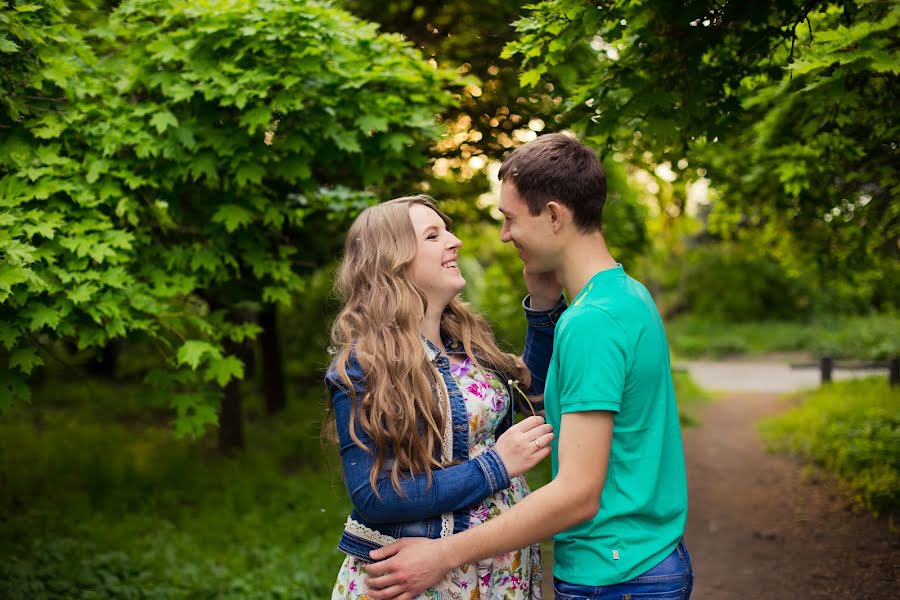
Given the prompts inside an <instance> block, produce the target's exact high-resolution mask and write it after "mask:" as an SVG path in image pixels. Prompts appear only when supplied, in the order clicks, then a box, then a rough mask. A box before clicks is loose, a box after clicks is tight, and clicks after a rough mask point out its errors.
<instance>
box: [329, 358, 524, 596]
mask: <svg viewBox="0 0 900 600" xmlns="http://www.w3.org/2000/svg"><path fill="white" fill-rule="evenodd" d="M450 372H451V373H452V374H453V378H454V379H455V380H456V384H457V385H458V386H459V389H460V390H461V391H462V393H463V398H464V399H465V404H466V413H467V416H468V420H469V457H470V458H472V457H475V456H478V455H479V454H481V453H483V452H485V451H487V450H488V449H489V448H491V447H492V446H493V445H494V443H495V441H496V440H495V439H494V432H495V431H496V429H497V426H498V425H499V424H500V422H501V421H502V419H503V415H504V413H505V412H506V408H507V405H508V404H509V402H510V398H509V394H508V393H507V390H506V385H505V382H504V381H503V380H502V379H500V378H499V377H498V376H497V375H496V374H494V373H492V372H490V371H482V370H480V369H478V368H477V367H476V366H475V364H474V363H473V362H472V361H471V360H470V359H469V358H468V357H467V358H466V359H465V361H464V362H462V363H459V364H451V366H450ZM528 492H529V489H528V484H527V483H526V481H525V477H524V476H519V477H514V478H512V481H511V483H510V486H509V487H508V488H506V489H503V490H500V491H499V492H497V493H496V494H494V495H493V496H491V497H489V498H486V499H485V500H484V501H483V502H481V503H480V504H478V505H477V506H475V507H473V508H472V510H471V512H470V513H469V527H475V526H476V525H479V524H481V523H484V522H485V521H487V520H488V519H491V518H493V517H495V516H497V515H499V514H500V513H502V512H503V511H505V510H507V509H509V508H510V507H511V506H512V505H513V504H515V503H516V502H518V501H519V500H521V499H522V498H524V497H525V496H526V495H527V494H528ZM365 566H366V563H364V562H363V561H361V560H359V559H357V558H355V557H352V556H348V557H347V558H346V559H345V560H344V564H343V565H342V566H341V570H340V572H339V573H338V578H337V582H336V583H335V585H334V590H333V592H332V596H331V598H332V600H367V598H368V596H367V594H366V584H365V581H364V579H365V577H366V574H365ZM541 577H542V572H541V555H540V548H539V546H538V545H537V544H535V545H533V546H529V547H528V548H524V549H522V550H517V551H515V552H510V553H508V554H502V555H500V556H497V557H494V558H492V559H489V560H483V561H481V562H479V563H477V564H474V565H464V566H462V567H460V568H459V569H456V570H454V571H451V572H450V573H448V574H447V576H446V577H445V578H444V579H443V580H442V581H441V582H440V583H439V584H438V585H437V586H436V587H434V588H432V589H429V590H426V591H425V592H424V593H423V594H421V595H419V596H418V598H419V599H425V600H540V598H541Z"/></svg>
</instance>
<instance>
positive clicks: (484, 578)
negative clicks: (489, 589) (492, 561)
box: [479, 572, 491, 585]
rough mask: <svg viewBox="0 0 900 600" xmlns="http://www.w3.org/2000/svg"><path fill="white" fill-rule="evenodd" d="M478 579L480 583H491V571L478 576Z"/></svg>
mask: <svg viewBox="0 0 900 600" xmlns="http://www.w3.org/2000/svg"><path fill="white" fill-rule="evenodd" d="M479 579H480V580H481V585H489V584H490V583H491V573H490V572H487V573H485V574H484V575H482V576H481V577H479Z"/></svg>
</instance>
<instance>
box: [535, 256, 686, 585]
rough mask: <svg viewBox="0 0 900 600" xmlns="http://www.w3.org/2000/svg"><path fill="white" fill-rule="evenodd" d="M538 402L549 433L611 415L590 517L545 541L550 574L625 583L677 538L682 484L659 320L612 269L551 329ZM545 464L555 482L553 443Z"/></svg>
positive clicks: (640, 293)
mask: <svg viewBox="0 0 900 600" xmlns="http://www.w3.org/2000/svg"><path fill="white" fill-rule="evenodd" d="M544 394H545V396H544V400H545V406H546V410H547V421H548V422H549V423H550V424H552V425H553V428H554V430H555V431H557V432H558V431H559V426H560V420H561V417H562V415H563V414H565V413H572V412H581V411H590V410H608V411H612V412H614V413H615V417H614V425H613V437H612V448H611V453H610V458H609V466H608V469H607V473H606V482H605V483H604V484H603V494H602V496H601V497H600V510H599V511H598V512H597V514H596V515H595V516H594V517H593V518H592V519H590V520H589V521H586V522H584V523H582V524H580V525H576V526H575V527H573V528H571V529H568V530H566V531H563V532H561V533H559V534H558V535H556V536H555V537H554V540H555V543H554V547H553V559H554V561H553V562H554V565H553V574H554V575H555V576H556V577H559V578H560V579H562V580H563V581H567V582H569V583H577V584H581V585H611V584H614V583H621V582H624V581H628V580H629V579H633V578H634V577H637V576H638V575H640V574H642V573H644V572H646V571H647V570H649V569H651V568H652V567H654V566H656V565H657V564H658V563H659V562H660V561H662V559H664V558H665V557H666V556H668V555H669V554H670V553H671V552H672V550H674V549H675V546H676V545H677V544H678V541H679V539H680V538H681V536H682V534H683V533H684V525H685V521H686V519H687V479H686V476H685V469H684V451H683V449H682V445H681V429H680V426H679V421H678V411H677V409H676V406H675V391H674V388H673V386H672V371H671V367H670V364H669V346H668V342H667V341H666V334H665V330H664V329H663V324H662V319H661V318H660V316H659V311H658V310H657V308H656V305H655V304H654V302H653V298H652V297H651V296H650V293H649V292H648V291H647V289H646V288H645V287H644V286H643V285H641V284H640V283H639V282H637V281H635V280H634V279H632V278H631V277H629V276H628V275H626V274H625V271H624V269H623V268H622V266H621V265H619V266H618V267H616V268H613V269H608V270H605V271H600V272H599V273H597V274H596V275H594V277H593V278H592V279H591V280H590V281H589V282H588V283H587V285H585V286H584V289H582V290H581V292H580V293H579V294H578V296H577V297H576V298H575V299H574V300H573V301H572V303H571V305H570V306H569V308H567V309H566V311H565V312H564V313H563V315H562V317H561V318H560V320H559V323H557V325H556V333H555V336H554V347H553V358H552V359H551V361H550V370H549V372H548V374H547V384H546V389H545V392H544ZM562 435H565V432H562ZM552 460H553V476H554V477H556V473H557V471H558V469H559V462H558V447H557V440H554V442H553V453H552Z"/></svg>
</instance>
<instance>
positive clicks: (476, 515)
mask: <svg viewBox="0 0 900 600" xmlns="http://www.w3.org/2000/svg"><path fill="white" fill-rule="evenodd" d="M490 514H491V511H490V508H488V505H487V504H485V503H482V504H479V505H478V506H477V507H475V508H473V509H472V512H470V513H469V519H470V520H472V521H475V522H477V523H484V522H485V521H487V520H488V517H489V516H490Z"/></svg>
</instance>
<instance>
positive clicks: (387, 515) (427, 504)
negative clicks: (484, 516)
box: [325, 359, 510, 523]
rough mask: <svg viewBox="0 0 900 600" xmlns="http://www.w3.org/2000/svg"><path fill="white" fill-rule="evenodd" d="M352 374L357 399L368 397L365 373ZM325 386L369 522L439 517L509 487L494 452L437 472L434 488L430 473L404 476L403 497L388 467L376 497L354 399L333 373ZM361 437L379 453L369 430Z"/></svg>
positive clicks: (359, 507)
mask: <svg viewBox="0 0 900 600" xmlns="http://www.w3.org/2000/svg"><path fill="white" fill-rule="evenodd" d="M351 361H352V359H351ZM348 374H349V375H350V377H351V379H352V380H353V381H354V385H355V391H356V394H357V397H358V398H360V397H362V394H363V393H364V390H365V387H364V385H365V384H364V378H363V376H362V373H361V371H360V370H358V368H356V369H354V368H351V367H349V366H348ZM325 383H326V385H327V387H328V392H329V394H330V395H331V401H332V403H333V406H334V411H335V420H336V424H337V434H338V439H339V441H340V445H341V462H342V465H343V470H344V483H345V484H346V486H347V491H348V493H349V494H350V500H351V501H352V502H353V506H354V508H355V509H356V511H357V512H358V513H359V515H360V516H361V517H362V518H363V519H365V520H366V521H368V522H371V523H395V522H404V521H417V520H421V519H427V518H433V517H437V516H439V515H441V514H442V513H446V512H453V511H457V510H461V509H463V508H467V507H469V506H472V505H474V504H476V503H478V502H480V501H482V500H484V499H485V498H487V497H489V496H491V495H493V494H495V493H496V492H497V491H499V490H501V489H505V488H507V487H509V484H510V478H509V474H508V473H507V471H506V467H505V466H504V464H503V461H502V460H501V459H500V455H499V454H498V453H497V451H496V450H495V449H493V448H492V449H490V450H489V451H487V452H485V453H484V454H481V455H480V456H477V457H475V458H473V459H469V460H466V461H464V462H462V463H460V464H456V465H452V466H449V467H447V468H445V469H435V470H433V471H432V476H431V485H430V486H429V485H428V478H427V476H426V475H416V476H415V477H411V476H407V477H402V478H401V479H400V483H401V488H402V490H403V494H398V493H397V490H396V489H394V486H393V484H392V483H391V479H390V470H389V469H385V470H384V471H383V472H382V473H380V474H379V476H378V479H377V485H378V494H377V495H376V494H375V492H374V490H373V489H372V485H371V483H370V481H369V473H370V472H371V469H372V466H373V463H374V459H373V455H372V454H370V453H369V452H367V451H366V450H364V449H363V448H360V447H359V445H357V444H356V442H354V441H353V439H352V438H351V437H350V418H351V400H350V394H349V392H348V391H347V389H346V384H345V383H344V382H342V381H341V380H340V379H339V378H338V376H337V374H336V372H334V371H333V370H332V369H329V372H328V374H326V376H325ZM356 434H357V437H358V438H359V440H360V442H362V443H363V444H365V446H366V447H367V448H371V449H373V450H374V447H375V445H374V442H372V439H371V438H370V437H369V436H368V435H367V434H366V433H365V432H363V431H361V430H360V429H359V428H357V429H356ZM379 496H380V497H379Z"/></svg>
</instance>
